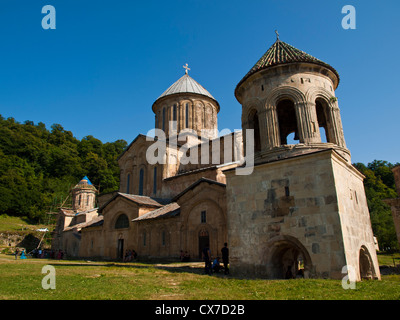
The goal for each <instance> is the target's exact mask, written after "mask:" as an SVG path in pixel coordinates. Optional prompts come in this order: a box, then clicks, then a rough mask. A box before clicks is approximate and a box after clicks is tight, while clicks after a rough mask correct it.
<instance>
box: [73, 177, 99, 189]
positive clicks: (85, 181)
mask: <svg viewBox="0 0 400 320" xmlns="http://www.w3.org/2000/svg"><path fill="white" fill-rule="evenodd" d="M74 189H93V190H96V188H95V187H94V186H93V184H92V182H90V180H89V178H88V177H86V176H85V177H83V178H82V179H81V181H79V182H78V184H77V185H76V186H75V187H74Z"/></svg>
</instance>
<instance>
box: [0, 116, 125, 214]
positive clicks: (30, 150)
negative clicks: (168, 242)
mask: <svg viewBox="0 0 400 320" xmlns="http://www.w3.org/2000/svg"><path fill="white" fill-rule="evenodd" d="M126 146H127V143H126V141H124V140H117V141H115V142H112V143H110V142H107V143H105V144H103V143H102V142H101V141H100V140H98V139H96V138H94V137H93V136H87V137H84V138H83V139H82V140H81V141H79V140H78V139H76V138H75V137H74V136H73V134H72V132H70V131H67V130H65V129H64V128H63V127H62V126H61V125H60V124H53V125H52V126H51V130H50V131H49V130H47V129H46V126H45V125H44V124H43V123H42V122H39V123H38V124H37V125H35V124H34V123H33V122H32V121H25V122H24V123H23V124H21V123H18V122H16V121H15V119H13V118H8V119H4V118H3V117H2V116H1V115H0V215H1V214H7V215H10V216H19V217H28V218H30V219H34V220H36V221H37V220H39V219H40V218H43V217H44V215H45V212H47V211H48V210H49V209H50V207H51V206H52V205H56V204H60V202H61V201H62V199H65V198H66V197H67V195H68V192H69V189H70V187H71V186H73V185H75V184H76V183H77V182H78V181H79V180H80V179H81V178H82V177H83V176H85V175H86V176H88V177H89V179H90V180H91V181H92V183H93V184H94V185H95V186H96V187H100V190H99V191H100V192H109V191H114V190H117V189H118V188H119V168H118V163H117V161H116V159H117V157H118V156H119V155H120V154H121V153H122V152H123V150H124V149H125V148H126Z"/></svg>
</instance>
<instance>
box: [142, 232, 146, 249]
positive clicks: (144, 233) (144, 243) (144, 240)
mask: <svg viewBox="0 0 400 320" xmlns="http://www.w3.org/2000/svg"><path fill="white" fill-rule="evenodd" d="M145 246H146V231H145V232H143V247H145Z"/></svg>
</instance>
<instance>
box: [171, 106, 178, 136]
mask: <svg viewBox="0 0 400 320" xmlns="http://www.w3.org/2000/svg"><path fill="white" fill-rule="evenodd" d="M172 121H174V122H173V130H176V125H177V110H176V104H174V108H173V109H172Z"/></svg>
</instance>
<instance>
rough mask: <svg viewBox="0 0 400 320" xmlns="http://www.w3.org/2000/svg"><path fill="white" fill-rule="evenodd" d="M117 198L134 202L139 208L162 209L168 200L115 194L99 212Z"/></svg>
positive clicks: (120, 193)
mask: <svg viewBox="0 0 400 320" xmlns="http://www.w3.org/2000/svg"><path fill="white" fill-rule="evenodd" d="M118 197H123V198H125V199H127V200H130V201H132V202H135V203H136V204H138V205H139V206H144V207H162V206H163V205H165V204H166V203H169V202H170V200H169V199H158V198H151V197H147V196H139V195H136V194H127V193H122V192H117V193H116V194H115V195H114V196H113V197H112V198H111V199H110V200H108V201H107V202H106V203H105V204H104V205H103V206H102V207H101V208H100V209H99V212H102V211H103V210H104V208H105V207H107V206H108V205H109V204H110V203H111V202H112V201H114V200H115V199H117V198H118Z"/></svg>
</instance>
